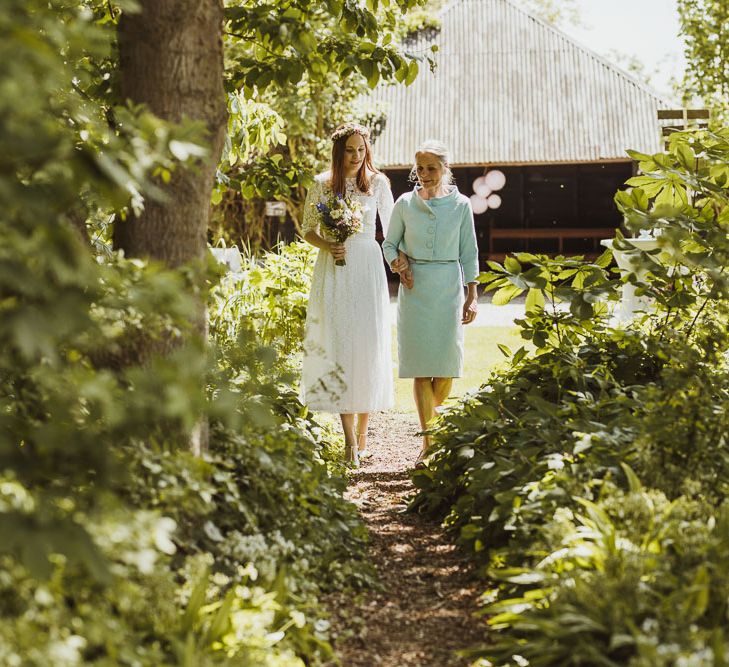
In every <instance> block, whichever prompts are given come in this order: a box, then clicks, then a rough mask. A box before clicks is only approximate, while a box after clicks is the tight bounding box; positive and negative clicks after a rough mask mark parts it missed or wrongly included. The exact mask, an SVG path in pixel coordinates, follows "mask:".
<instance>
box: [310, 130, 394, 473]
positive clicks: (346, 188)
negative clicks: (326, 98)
mask: <svg viewBox="0 0 729 667" xmlns="http://www.w3.org/2000/svg"><path fill="white" fill-rule="evenodd" d="M336 194H341V195H343V196H344V197H349V198H352V199H357V200H359V201H360V202H361V204H362V206H363V220H362V227H361V229H360V231H359V232H357V233H356V234H354V235H353V236H350V237H349V238H348V239H347V240H346V241H345V242H344V243H338V242H336V241H333V240H331V239H330V238H327V237H326V234H325V233H324V232H323V230H321V229H320V224H319V222H320V219H319V213H318V211H317V209H316V205H317V204H318V203H319V202H322V201H325V200H327V199H328V198H330V197H332V196H333V195H336ZM392 207H393V199H392V192H391V190H390V183H389V181H388V179H387V177H386V176H385V175H384V174H382V173H380V172H379V171H378V170H377V169H376V168H375V167H374V165H373V163H372V153H371V148H370V143H369V130H368V129H367V128H366V127H364V126H362V125H358V124H356V123H347V124H345V125H341V126H339V127H338V128H337V129H336V130H335V132H334V133H333V134H332V161H331V168H330V170H329V171H328V172H325V173H323V174H319V175H318V176H317V177H316V179H315V181H314V184H313V185H312V187H311V189H310V190H309V192H308V194H307V197H306V204H305V210H304V219H303V224H302V234H303V237H304V239H305V240H306V241H308V242H309V243H311V244H312V245H314V246H316V247H317V248H319V254H318V256H317V259H316V264H315V265H314V274H313V276H312V281H311V292H310V294H309V307H308V310H307V315H306V332H305V336H304V364H303V371H302V379H301V393H300V397H301V400H302V402H303V403H304V404H306V405H308V406H309V408H311V409H313V410H322V411H325V412H333V413H339V415H340V417H341V420H342V429H343V431H344V442H345V448H346V459H347V461H348V462H350V463H351V464H353V465H354V466H357V465H358V464H359V459H360V458H363V457H365V456H367V455H368V452H367V424H368V421H369V414H370V412H375V411H378V410H387V409H388V408H390V407H392V404H393V402H394V398H393V381H392V368H391V348H390V318H389V296H388V289H387V278H386V276H385V268H384V265H383V260H382V252H381V250H380V246H379V245H378V243H377V241H376V240H375V215H376V213H379V214H380V222H381V224H382V230H383V233H387V226H388V224H389V221H390V213H391V212H392ZM342 259H344V260H345V261H346V265H344V266H337V265H335V262H336V261H337V260H342ZM340 264H341V262H340ZM355 417H356V423H355Z"/></svg>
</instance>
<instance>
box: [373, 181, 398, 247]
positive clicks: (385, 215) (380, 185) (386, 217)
mask: <svg viewBox="0 0 729 667" xmlns="http://www.w3.org/2000/svg"><path fill="white" fill-rule="evenodd" d="M375 194H376V195H377V212H378V213H379V214H380V224H382V234H383V236H387V230H388V228H389V227H390V216H391V215H392V207H393V206H394V204H395V202H394V201H393V199H392V190H391V189H390V181H389V180H388V178H387V176H385V175H384V174H378V175H377V181H376V183H375Z"/></svg>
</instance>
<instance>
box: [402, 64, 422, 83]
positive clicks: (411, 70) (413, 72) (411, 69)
mask: <svg viewBox="0 0 729 667" xmlns="http://www.w3.org/2000/svg"><path fill="white" fill-rule="evenodd" d="M419 70H420V68H419V67H418V63H417V61H415V60H411V61H410V64H409V65H408V75H407V76H406V77H405V85H406V86H409V85H410V84H411V83H412V82H413V81H415V79H416V78H417V76H418V72H419Z"/></svg>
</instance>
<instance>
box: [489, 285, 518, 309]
mask: <svg viewBox="0 0 729 667" xmlns="http://www.w3.org/2000/svg"><path fill="white" fill-rule="evenodd" d="M523 291H524V290H523V289H522V288H521V287H517V286H516V285H507V286H506V287H502V288H501V289H498V290H496V292H494V295H493V297H491V303H493V304H494V305H495V306H505V305H506V304H507V303H509V302H510V301H511V300H512V299H514V298H515V297H517V296H519V295H520V294H521V293H522V292H523Z"/></svg>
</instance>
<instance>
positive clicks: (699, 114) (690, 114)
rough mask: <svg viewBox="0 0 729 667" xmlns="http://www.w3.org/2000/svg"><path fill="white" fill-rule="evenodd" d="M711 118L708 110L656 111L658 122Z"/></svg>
mask: <svg viewBox="0 0 729 667" xmlns="http://www.w3.org/2000/svg"><path fill="white" fill-rule="evenodd" d="M682 118H690V119H695V118H711V114H710V112H709V110H708V109H658V120H676V119H678V120H680V119H682Z"/></svg>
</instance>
